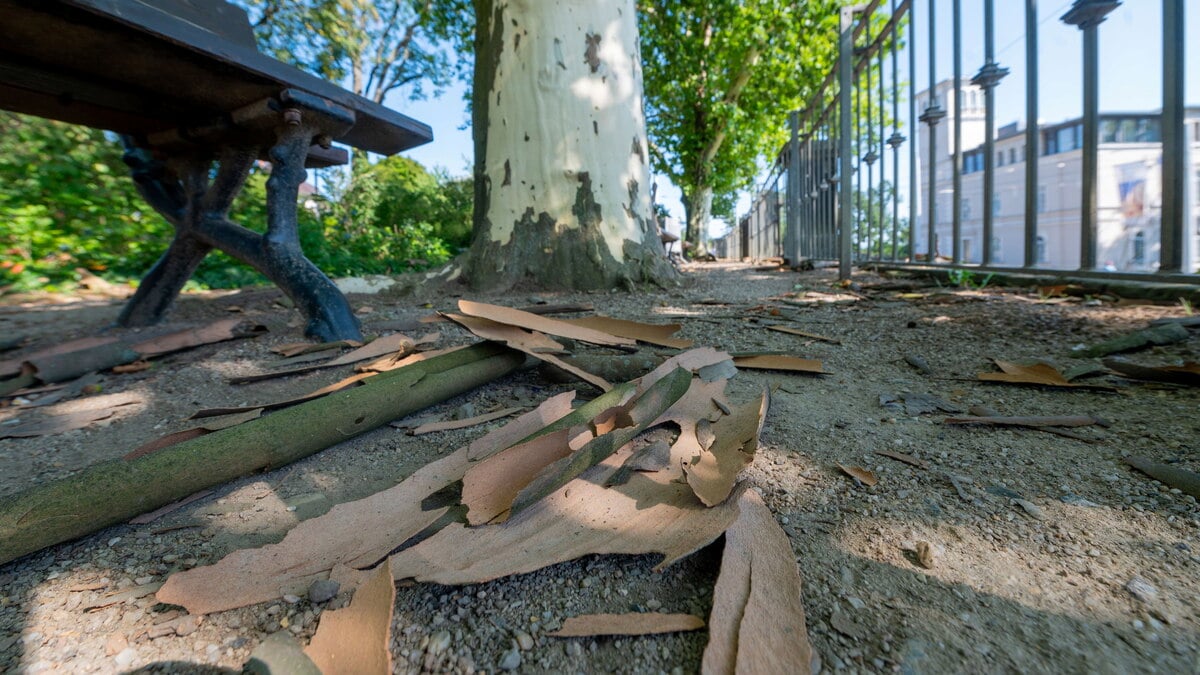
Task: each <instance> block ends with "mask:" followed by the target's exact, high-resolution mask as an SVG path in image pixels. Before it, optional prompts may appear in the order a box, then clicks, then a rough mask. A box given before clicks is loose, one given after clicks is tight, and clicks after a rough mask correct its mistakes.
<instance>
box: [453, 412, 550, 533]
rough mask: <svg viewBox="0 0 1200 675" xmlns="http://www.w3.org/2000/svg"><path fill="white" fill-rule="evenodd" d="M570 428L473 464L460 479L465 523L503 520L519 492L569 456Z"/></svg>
mask: <svg viewBox="0 0 1200 675" xmlns="http://www.w3.org/2000/svg"><path fill="white" fill-rule="evenodd" d="M570 433H571V430H570V429H559V430H558V431H556V432H554V433H552V434H546V435H545V436H538V437H537V438H534V439H533V440H530V441H527V442H525V443H520V444H518V445H514V446H513V447H511V448H508V449H506V450H504V451H502V452H498V453H496V454H494V455H492V456H491V457H488V458H487V459H485V460H483V461H481V462H479V463H478V464H475V465H474V466H472V467H471V468H470V469H468V470H467V473H466V475H465V476H463V488H462V503H463V504H464V505H465V506H466V507H467V522H469V523H470V524H471V525H482V524H484V523H489V522H492V521H497V520H499V521H502V520H504V518H502V517H501V516H504V515H505V514H507V513H508V510H509V507H510V506H512V503H513V499H515V498H516V496H517V495H518V494H519V493H520V492H521V490H522V489H523V488H524V487H525V486H527V485H529V483H530V482H531V481H532V480H533V479H534V478H535V477H537V475H538V474H539V473H540V472H541V471H542V470H543V469H545V468H546V467H547V466H549V465H550V464H553V463H554V462H556V461H558V460H560V459H562V458H563V457H566V456H568V455H570V454H571V446H570V444H569V442H568V441H569V435H570Z"/></svg>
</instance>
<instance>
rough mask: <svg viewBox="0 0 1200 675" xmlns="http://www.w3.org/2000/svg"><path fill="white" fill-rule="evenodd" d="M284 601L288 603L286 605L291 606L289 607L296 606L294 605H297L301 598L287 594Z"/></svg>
mask: <svg viewBox="0 0 1200 675" xmlns="http://www.w3.org/2000/svg"><path fill="white" fill-rule="evenodd" d="M283 601H284V602H286V603H287V604H289V605H294V604H296V603H297V602H300V596H298V595H292V594H290V593H289V594H287V595H285V596H283Z"/></svg>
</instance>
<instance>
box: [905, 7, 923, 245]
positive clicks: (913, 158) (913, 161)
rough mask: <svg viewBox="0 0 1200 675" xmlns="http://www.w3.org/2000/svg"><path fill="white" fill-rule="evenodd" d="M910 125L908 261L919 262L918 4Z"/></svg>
mask: <svg viewBox="0 0 1200 675" xmlns="http://www.w3.org/2000/svg"><path fill="white" fill-rule="evenodd" d="M908 30H909V37H908V123H909V125H910V126H911V127H912V134H913V137H912V139H911V140H909V142H908V261H909V262H910V263H911V262H916V261H917V196H918V195H920V193H921V177H920V176H918V175H917V131H916V130H917V4H916V0H913V3H912V5H910V9H909V10H908Z"/></svg>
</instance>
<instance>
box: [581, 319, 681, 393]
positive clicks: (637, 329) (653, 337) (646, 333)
mask: <svg viewBox="0 0 1200 675" xmlns="http://www.w3.org/2000/svg"><path fill="white" fill-rule="evenodd" d="M563 321H565V322H567V323H569V324H573V325H575V326H582V327H584V328H591V329H593V330H597V331H600V332H602V333H608V334H610V335H616V336H617V337H623V338H629V339H631V340H637V341H638V342H645V343H648V344H652V345H659V346H661V347H670V348H672V349H689V348H691V346H692V344H693V341H692V340H685V339H683V338H676V337H671V336H672V335H674V334H675V333H677V332H679V329H680V328H682V327H683V326H681V325H680V324H677V323H669V324H652V323H640V322H638V321H627V320H625V319H614V318H612V317H609V316H585V317H582V318H579V319H563ZM631 379H632V378H631Z"/></svg>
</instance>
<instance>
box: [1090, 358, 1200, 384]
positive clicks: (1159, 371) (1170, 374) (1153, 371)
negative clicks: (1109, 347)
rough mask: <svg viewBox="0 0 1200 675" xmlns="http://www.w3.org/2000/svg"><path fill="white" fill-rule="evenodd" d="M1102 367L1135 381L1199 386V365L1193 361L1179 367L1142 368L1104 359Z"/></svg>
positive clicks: (1116, 360)
mask: <svg viewBox="0 0 1200 675" xmlns="http://www.w3.org/2000/svg"><path fill="white" fill-rule="evenodd" d="M1104 365H1105V366H1106V367H1108V368H1109V369H1111V370H1114V371H1116V372H1118V373H1120V374H1121V375H1122V376H1124V377H1129V378H1133V379H1135V380H1147V381H1149V382H1167V383H1170V384H1187V385H1191V386H1200V363H1196V362H1195V361H1188V362H1187V363H1184V364H1183V365H1180V366H1142V365H1138V364H1136V363H1130V362H1129V361H1124V360H1121V359H1104Z"/></svg>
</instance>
